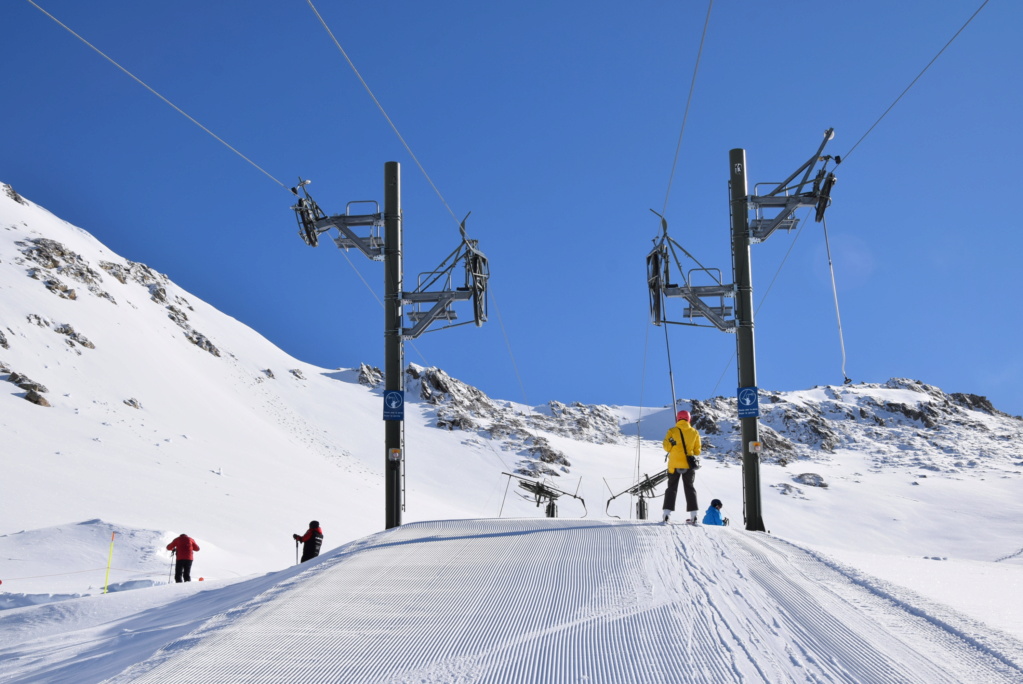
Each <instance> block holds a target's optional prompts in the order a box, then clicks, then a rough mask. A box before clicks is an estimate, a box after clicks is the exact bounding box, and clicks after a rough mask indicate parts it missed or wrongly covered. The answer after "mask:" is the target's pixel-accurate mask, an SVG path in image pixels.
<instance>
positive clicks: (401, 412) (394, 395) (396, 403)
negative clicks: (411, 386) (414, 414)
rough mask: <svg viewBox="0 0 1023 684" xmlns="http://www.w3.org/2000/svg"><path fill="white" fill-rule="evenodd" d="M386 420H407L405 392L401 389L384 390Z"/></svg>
mask: <svg viewBox="0 0 1023 684" xmlns="http://www.w3.org/2000/svg"><path fill="white" fill-rule="evenodd" d="M384 420H405V393H404V392H402V391H401V390H388V391H386V392H384Z"/></svg>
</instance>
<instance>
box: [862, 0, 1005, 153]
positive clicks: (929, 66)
mask: <svg viewBox="0 0 1023 684" xmlns="http://www.w3.org/2000/svg"><path fill="white" fill-rule="evenodd" d="M987 3H988V0H984V2H982V3H980V7H978V8H977V10H976V11H975V12H974V13H973V14H971V15H970V18H969V19H967V20H966V23H965V24H963V25H962V26H960V27H959V30H958V31H956V32H955V35H953V36H952V37H951V38H949V39H948V42H947V43H945V46H944V47H942V48H941V49H940V50H938V54H936V55H934V58H933V59H931V61H930V62H928V63H927V66H925V67H924V68H923V70H922V71H921V72H920V73H919V74H917V75H916V78H914V79H913V80H912V81H911V82H910V84H909V85H908V86H906V89H905V90H903V91H902V92H901V93H899V96H898V97H897V98H895V101H894V102H892V103H891V104H890V105H888V109H886V110H884V113H883V114H881V116H879V117H878V118H877V121H875V122H874V123H873V125H872V126H871V127H870V128H868V129H867V132H866V133H864V134H863V136H862V137H861V138H860V139H859V140H857V141H856V144H855V145H853V146H852V147H851V148H849V151H848V152H846V153H845V155H844V156H843V157H842V158H843V159H847V158H848V157H849V155H850V154H852V153H853V150H855V149H856V148H857V147H859V144H860V143H861V142H863V141H864V139H865V138H866V137H867V136H868V135H870V132H871V131H873V130H874V128H875V127H876V126H877V125H878V124H879V123H881V119H883V118H885V117H886V116H888V112H890V111H892V109H893V108H894V107H895V105H897V104H898V103H899V100H901V99H902V97H903V95H905V94H906V93H908V92H909V89H910V88H912V87H913V86H914V85H916V82H917V81H919V80H920V77H921V76H923V75H924V73H925V72H926V71H927V70H928V69H930V68H931V65H932V64H934V63H935V62H936V61H938V57H941V54H942V53H943V52H945V50H947V49H948V46H949V45H951V44H952V41H954V40H955V39H956V38H958V37H959V34H960V33H962V32H963V29H965V28H966V27H967V26H969V25H970V22H971V21H973V18H974V17H976V16H977V15H978V14H980V11H981V10H982V9H984V6H985V5H987Z"/></svg>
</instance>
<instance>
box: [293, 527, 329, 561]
mask: <svg viewBox="0 0 1023 684" xmlns="http://www.w3.org/2000/svg"><path fill="white" fill-rule="evenodd" d="M291 536H292V538H293V539H294V540H295V541H296V542H302V560H301V562H302V563H305V562H306V561H307V560H312V559H313V558H316V557H317V556H319V555H320V545H321V544H322V543H323V529H322V528H321V527H320V523H319V522H318V521H316V520H312V521H310V522H309V529H308V530H306V531H305V534H303V535H302V536H301V537H300V536H298V535H297V534H293V535H291Z"/></svg>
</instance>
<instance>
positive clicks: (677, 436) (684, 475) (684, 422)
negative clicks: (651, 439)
mask: <svg viewBox="0 0 1023 684" xmlns="http://www.w3.org/2000/svg"><path fill="white" fill-rule="evenodd" d="M690 419H691V416H690V415H689V411H679V412H678V413H677V414H676V415H675V420H676V421H677V422H676V423H675V427H673V428H670V429H669V430H668V433H667V434H666V435H664V450H665V451H667V452H668V488H667V489H665V490H664V505H663V508H664V510H663V511H662V512H661V519H662V520H663V521H664V522H668V520H669V519H670V518H671V514H672V513H674V512H675V498H676V497H677V496H678V482H679V480H680V479H681V480H682V491H683V492H685V497H686V512H687V514H688V518H687V520H686V522H687V523H689V524H691V525H695V524H696V512H697V511H698V510H699V508H700V507H699V505H698V504H697V502H696V487H695V485H694V482H695V480H696V469H697V468H699V467H700V464H699V461H698V460H697V458H696V457H697V456H699V455H700V453H701V452H702V450H703V449H702V445H701V443H700V433H699V432H697V431H696V430H695V429H693V426H691V425H690V424H689V420H690Z"/></svg>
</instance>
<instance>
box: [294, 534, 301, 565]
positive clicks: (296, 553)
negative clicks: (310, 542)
mask: <svg viewBox="0 0 1023 684" xmlns="http://www.w3.org/2000/svg"><path fill="white" fill-rule="evenodd" d="M300 562H301V561H299V559H298V540H297V539H296V540H295V565H298V564H299V563H300Z"/></svg>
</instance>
